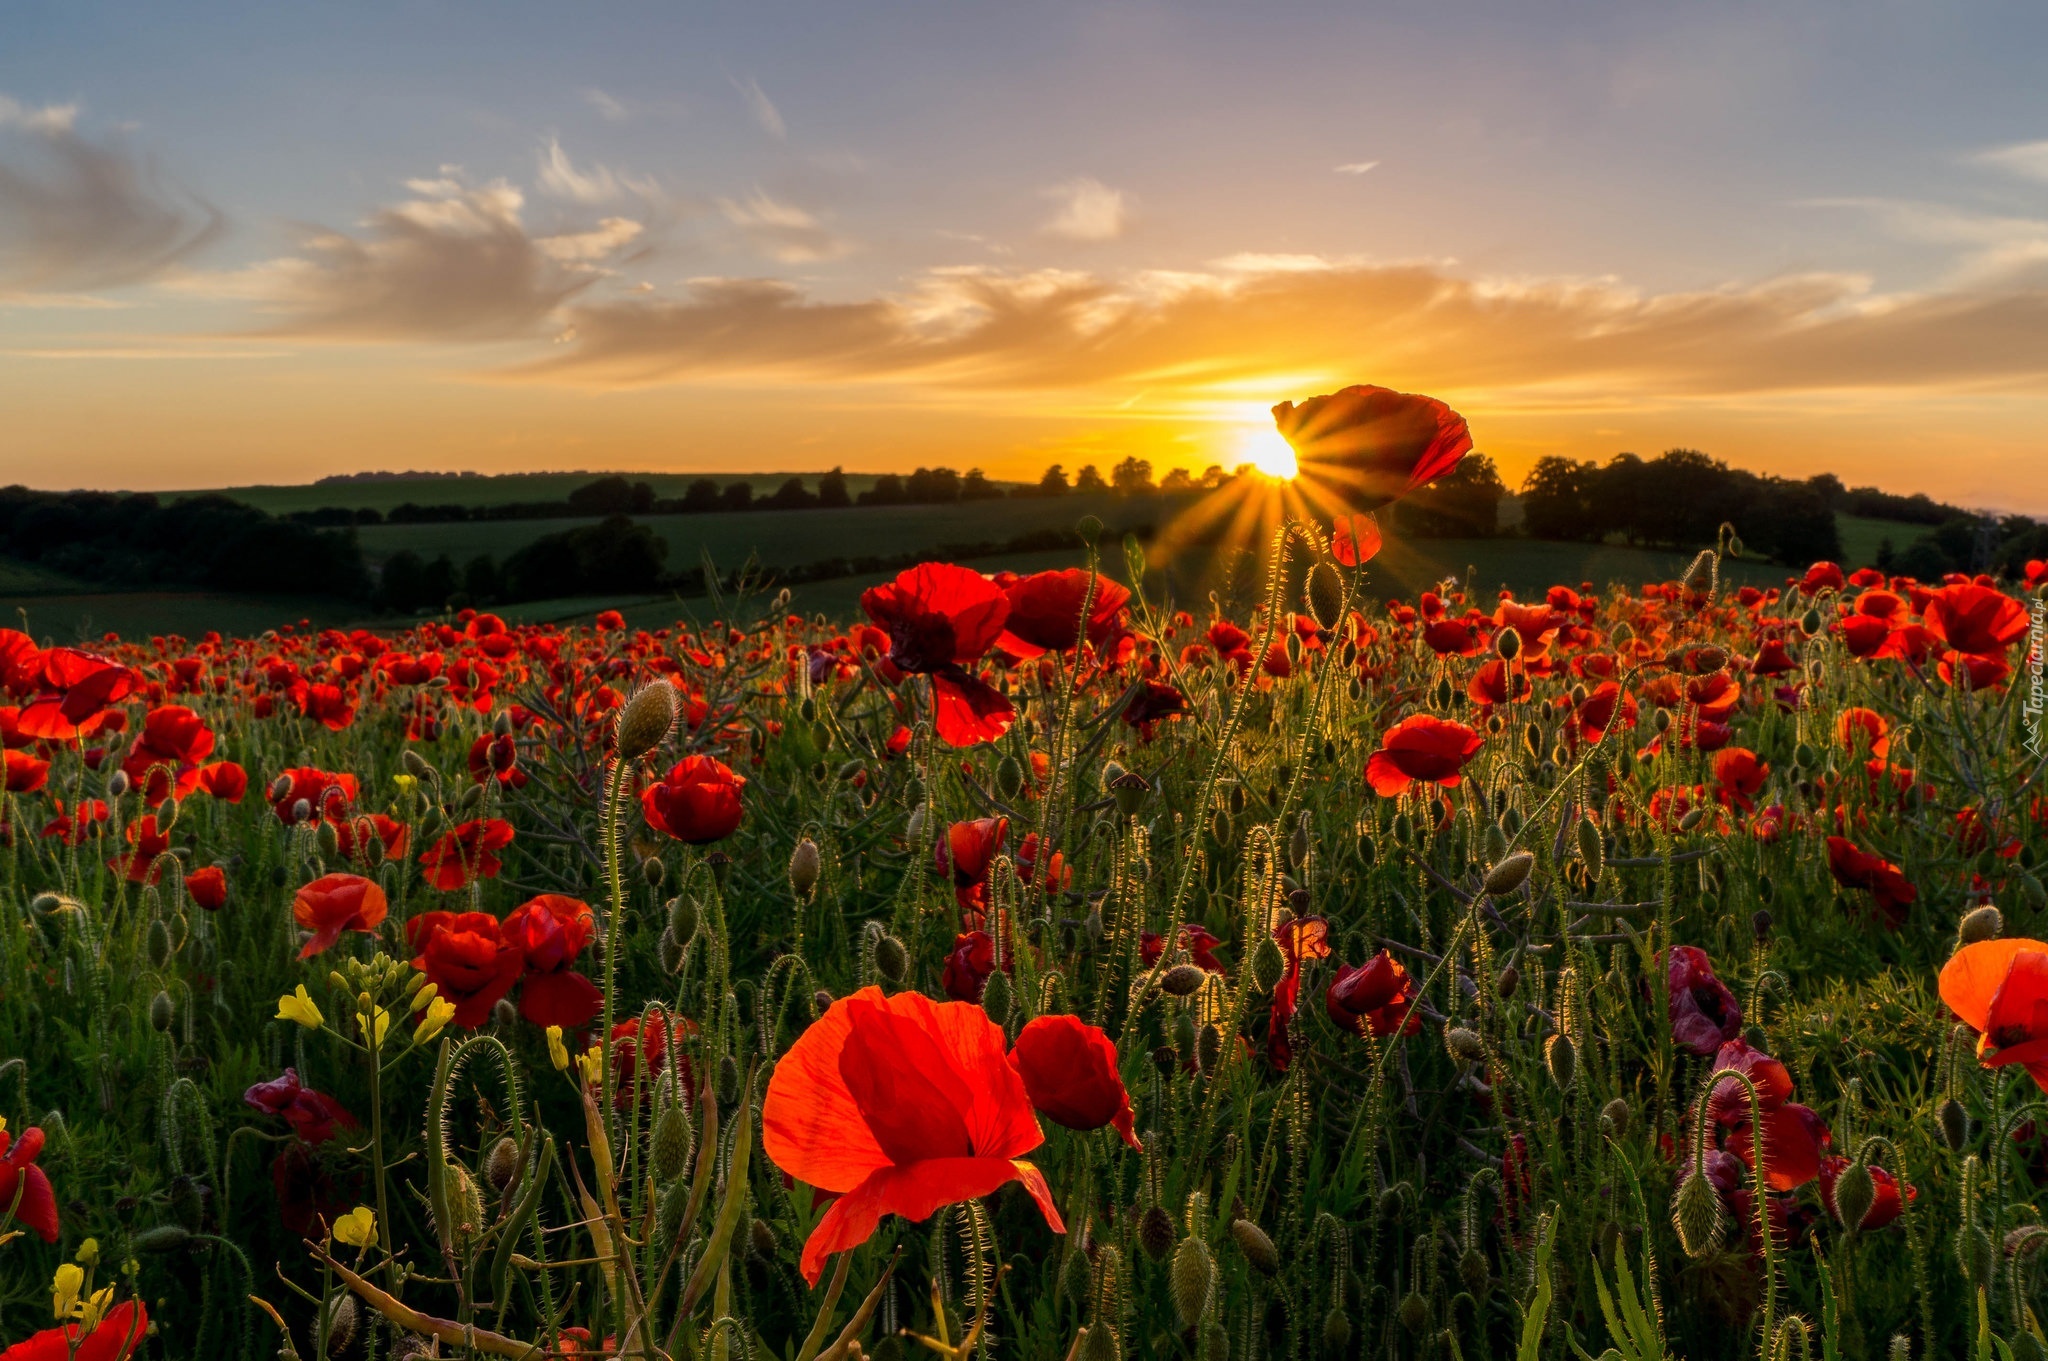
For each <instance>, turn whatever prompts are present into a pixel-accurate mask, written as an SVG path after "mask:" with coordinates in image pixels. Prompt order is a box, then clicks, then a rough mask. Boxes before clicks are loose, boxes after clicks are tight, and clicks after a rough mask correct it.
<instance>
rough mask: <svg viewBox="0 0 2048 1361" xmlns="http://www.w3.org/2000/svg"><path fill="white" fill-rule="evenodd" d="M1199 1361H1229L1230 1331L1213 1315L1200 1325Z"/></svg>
mask: <svg viewBox="0 0 2048 1361" xmlns="http://www.w3.org/2000/svg"><path fill="white" fill-rule="evenodd" d="M1201 1361H1230V1330H1229V1329H1228V1328H1225V1327H1224V1326H1223V1321H1222V1320H1221V1319H1218V1318H1216V1317H1215V1316H1214V1315H1213V1314H1212V1315H1211V1316H1210V1317H1209V1320H1208V1321H1207V1322H1206V1323H1204V1324H1203V1325H1202V1354H1201Z"/></svg>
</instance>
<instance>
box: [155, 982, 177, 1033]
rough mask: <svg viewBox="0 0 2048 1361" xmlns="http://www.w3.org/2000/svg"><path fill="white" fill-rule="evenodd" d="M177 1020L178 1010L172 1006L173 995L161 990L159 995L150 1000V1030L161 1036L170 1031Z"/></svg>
mask: <svg viewBox="0 0 2048 1361" xmlns="http://www.w3.org/2000/svg"><path fill="white" fill-rule="evenodd" d="M177 1019H178V1010H177V1008H176V1007H174V1006H173V1005H172V1004H171V995H170V994H169V993H167V992H164V991H162V990H161V989H159V990H158V992H157V995H156V996H154V997H152V998H150V999H149V1024H150V1028H151V1029H152V1030H155V1031H157V1032H158V1033H159V1034H161V1033H163V1032H164V1031H167V1030H169V1029H170V1028H171V1024H172V1023H173V1022H174V1021H176V1020H177Z"/></svg>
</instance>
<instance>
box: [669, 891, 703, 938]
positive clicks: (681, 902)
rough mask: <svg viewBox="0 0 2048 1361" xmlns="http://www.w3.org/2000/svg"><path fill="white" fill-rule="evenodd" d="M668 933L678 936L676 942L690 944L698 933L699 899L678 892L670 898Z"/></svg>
mask: <svg viewBox="0 0 2048 1361" xmlns="http://www.w3.org/2000/svg"><path fill="white" fill-rule="evenodd" d="M668 933H669V934H670V935H671V936H674V937H675V938H676V944H678V945H688V944H689V943H690V940H691V938H692V937H694V936H695V935H696V934H697V900H696V899H695V898H692V897H690V896H689V895H687V894H678V895H677V896H675V897H673V898H671V899H669V900H668Z"/></svg>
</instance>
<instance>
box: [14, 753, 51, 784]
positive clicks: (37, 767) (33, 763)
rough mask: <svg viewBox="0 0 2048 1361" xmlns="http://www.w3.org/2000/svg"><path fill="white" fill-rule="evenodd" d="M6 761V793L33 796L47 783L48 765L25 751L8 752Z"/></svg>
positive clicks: (48, 776)
mask: <svg viewBox="0 0 2048 1361" xmlns="http://www.w3.org/2000/svg"><path fill="white" fill-rule="evenodd" d="M6 760H7V782H6V783H7V792H8V793H10V794H33V793H35V792H36V791H37V790H38V789H41V788H42V787H43V786H44V784H46V783H48V781H49V778H50V763H49V762H48V761H39V760H37V759H36V758H35V757H33V756H31V755H29V754H28V753H27V752H25V751H10V752H8V753H7V755H6Z"/></svg>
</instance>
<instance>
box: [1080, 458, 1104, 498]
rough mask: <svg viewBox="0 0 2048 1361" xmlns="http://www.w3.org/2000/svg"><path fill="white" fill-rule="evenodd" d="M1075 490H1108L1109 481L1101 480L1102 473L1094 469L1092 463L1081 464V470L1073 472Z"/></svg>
mask: <svg viewBox="0 0 2048 1361" xmlns="http://www.w3.org/2000/svg"><path fill="white" fill-rule="evenodd" d="M1074 490H1075V491H1095V492H1100V491H1108V490H1109V483H1107V482H1104V481H1103V480H1102V474H1101V473H1099V472H1097V471H1095V465H1094V464H1093V463H1084V464H1082V465H1081V471H1080V472H1078V473H1075V474H1074Z"/></svg>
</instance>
